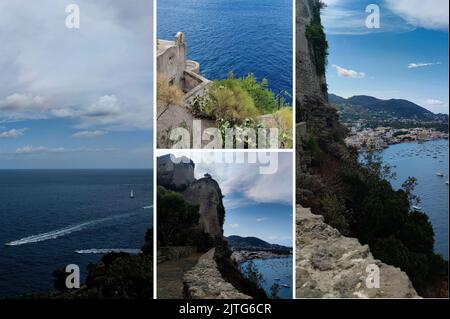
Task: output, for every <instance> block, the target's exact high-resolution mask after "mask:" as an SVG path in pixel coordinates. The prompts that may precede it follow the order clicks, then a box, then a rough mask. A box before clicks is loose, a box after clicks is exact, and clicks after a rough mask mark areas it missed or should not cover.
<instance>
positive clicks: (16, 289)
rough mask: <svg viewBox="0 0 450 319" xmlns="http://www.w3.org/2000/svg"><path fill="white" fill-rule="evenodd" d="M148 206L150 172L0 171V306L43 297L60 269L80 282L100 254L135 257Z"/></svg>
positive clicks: (148, 219)
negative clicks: (69, 268) (71, 268)
mask: <svg viewBox="0 0 450 319" xmlns="http://www.w3.org/2000/svg"><path fill="white" fill-rule="evenodd" d="M131 190H133V191H134V199H131V198H130V193H131ZM152 200H153V197H152V171H151V170H8V171H6V170H4V171H2V170H0V298H1V297H18V296H21V295H24V294H28V293H32V292H46V291H49V290H51V289H52V288H53V282H52V272H53V271H54V270H55V269H57V268H62V267H65V266H66V265H68V264H77V265H79V267H80V270H81V276H82V277H81V280H82V281H84V279H85V276H86V267H87V265H88V264H89V263H95V262H98V261H99V260H100V258H101V257H102V256H103V253H104V252H105V250H111V249H113V250H114V249H130V251H131V252H133V251H135V250H139V249H140V248H141V247H142V246H143V244H144V236H145V233H146V231H147V229H148V228H150V227H151V225H152V220H153V218H152V216H153V210H152V209H151V208H150V207H149V206H151V205H152ZM144 207H146V208H145V209H144ZM77 251H78V252H77Z"/></svg>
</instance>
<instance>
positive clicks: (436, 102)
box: [425, 99, 444, 106]
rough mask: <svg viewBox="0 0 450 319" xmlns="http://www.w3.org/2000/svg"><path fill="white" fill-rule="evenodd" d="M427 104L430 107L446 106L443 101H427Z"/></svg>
mask: <svg viewBox="0 0 450 319" xmlns="http://www.w3.org/2000/svg"><path fill="white" fill-rule="evenodd" d="M425 104H426V105H428V106H440V105H444V102H443V101H441V100H436V99H428V100H426V101H425Z"/></svg>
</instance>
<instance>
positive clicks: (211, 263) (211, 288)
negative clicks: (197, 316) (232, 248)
mask: <svg viewBox="0 0 450 319" xmlns="http://www.w3.org/2000/svg"><path fill="white" fill-rule="evenodd" d="M214 253H215V249H214V248H213V249H211V250H210V251H208V252H207V253H206V254H204V255H203V256H202V257H200V259H199V261H198V263H197V265H196V266H195V267H194V268H192V269H191V270H190V271H188V272H187V273H186V274H185V275H184V278H183V281H184V283H183V284H184V295H185V298H187V299H252V298H251V297H250V296H248V295H245V294H243V293H241V292H239V291H238V290H237V289H236V288H234V286H233V285H232V284H230V283H229V282H226V281H225V280H224V279H223V278H222V275H221V273H220V271H219V269H218V267H217V263H216V261H215V260H214Z"/></svg>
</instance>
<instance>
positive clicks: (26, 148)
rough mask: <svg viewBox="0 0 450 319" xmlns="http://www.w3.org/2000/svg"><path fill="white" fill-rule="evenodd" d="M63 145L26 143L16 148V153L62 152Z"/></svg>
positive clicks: (63, 149)
mask: <svg viewBox="0 0 450 319" xmlns="http://www.w3.org/2000/svg"><path fill="white" fill-rule="evenodd" d="M65 151H66V149H65V148H64V147H46V146H31V145H27V146H24V147H20V148H18V149H16V154H35V153H64V152H65Z"/></svg>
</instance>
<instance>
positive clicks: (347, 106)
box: [328, 94, 448, 125]
mask: <svg viewBox="0 0 450 319" xmlns="http://www.w3.org/2000/svg"><path fill="white" fill-rule="evenodd" d="M328 98H329V103H330V104H331V105H333V106H335V107H336V109H337V110H338V111H339V113H340V118H341V120H342V121H343V122H345V123H347V122H351V121H355V120H358V119H363V120H368V121H372V122H379V123H378V124H380V125H382V123H386V122H395V121H397V122H401V121H404V122H405V121H409V122H413V123H415V124H416V123H417V122H426V123H429V122H435V123H441V124H447V125H448V115H446V114H434V113H433V112H431V111H429V110H427V109H425V108H424V107H422V106H420V105H417V104H415V103H413V102H411V101H408V100H403V99H389V100H382V99H378V98H376V97H372V96H367V95H355V96H352V97H350V98H348V99H346V98H343V97H340V96H338V95H335V94H329V97H328ZM381 122H382V123H381Z"/></svg>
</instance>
